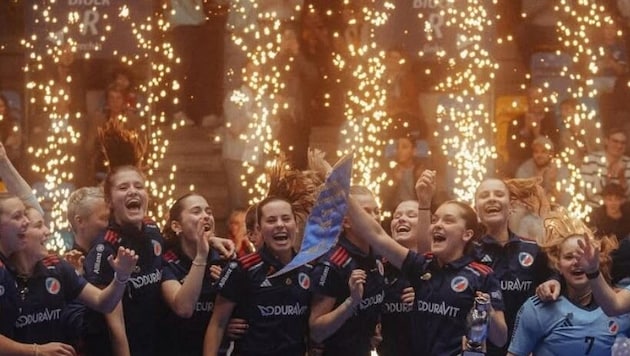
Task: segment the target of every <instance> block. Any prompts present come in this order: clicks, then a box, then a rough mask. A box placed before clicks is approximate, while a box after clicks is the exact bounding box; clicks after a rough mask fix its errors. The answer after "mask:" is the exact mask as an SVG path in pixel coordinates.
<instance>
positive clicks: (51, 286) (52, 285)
mask: <svg viewBox="0 0 630 356" xmlns="http://www.w3.org/2000/svg"><path fill="white" fill-rule="evenodd" d="M46 290H47V291H48V293H50V294H52V295H56V294H57V293H59V291H60V290H61V283H59V280H58V279H57V278H54V277H48V278H46Z"/></svg>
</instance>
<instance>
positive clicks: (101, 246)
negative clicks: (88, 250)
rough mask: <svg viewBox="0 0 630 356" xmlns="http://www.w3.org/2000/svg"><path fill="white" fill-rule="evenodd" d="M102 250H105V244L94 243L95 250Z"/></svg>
mask: <svg viewBox="0 0 630 356" xmlns="http://www.w3.org/2000/svg"><path fill="white" fill-rule="evenodd" d="M103 251H105V246H104V245H103V244H98V245H96V252H103Z"/></svg>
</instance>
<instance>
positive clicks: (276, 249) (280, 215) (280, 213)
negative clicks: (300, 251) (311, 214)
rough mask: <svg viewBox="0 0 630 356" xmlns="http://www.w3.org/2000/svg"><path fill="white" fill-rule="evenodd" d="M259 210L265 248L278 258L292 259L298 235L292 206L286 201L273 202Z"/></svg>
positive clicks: (260, 229)
mask: <svg viewBox="0 0 630 356" xmlns="http://www.w3.org/2000/svg"><path fill="white" fill-rule="evenodd" d="M259 209H260V210H259V211H260V217H259V225H258V230H259V231H260V235H261V236H262V239H263V242H264V244H265V246H267V248H269V250H271V251H272V252H273V253H274V254H275V255H277V256H283V257H287V256H289V257H290V256H291V255H292V253H293V248H292V246H293V241H294V240H295V235H296V233H297V224H296V222H295V216H294V215H293V210H292V209H291V205H290V204H289V203H288V202H286V201H284V200H271V201H268V202H266V203H265V204H264V205H262V206H260V208H259ZM287 262H288V261H287Z"/></svg>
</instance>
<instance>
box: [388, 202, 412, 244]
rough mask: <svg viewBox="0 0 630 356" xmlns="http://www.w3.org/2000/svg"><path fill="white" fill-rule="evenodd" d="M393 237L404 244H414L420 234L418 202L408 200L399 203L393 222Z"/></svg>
mask: <svg viewBox="0 0 630 356" xmlns="http://www.w3.org/2000/svg"><path fill="white" fill-rule="evenodd" d="M391 230H392V237H393V238H394V240H396V241H397V242H398V243H400V244H402V245H408V244H407V243H406V242H410V243H411V244H413V242H414V240H415V239H416V236H418V202H417V201H415V200H406V201H403V202H401V203H400V204H398V206H397V207H396V211H394V215H393V216H392V223H391Z"/></svg>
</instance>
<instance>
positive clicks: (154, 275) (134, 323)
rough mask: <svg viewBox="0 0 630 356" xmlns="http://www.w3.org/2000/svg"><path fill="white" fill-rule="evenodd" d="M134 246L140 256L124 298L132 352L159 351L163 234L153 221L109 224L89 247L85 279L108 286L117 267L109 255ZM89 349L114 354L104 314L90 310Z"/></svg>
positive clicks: (123, 302) (143, 353) (141, 353)
mask: <svg viewBox="0 0 630 356" xmlns="http://www.w3.org/2000/svg"><path fill="white" fill-rule="evenodd" d="M119 246H123V247H125V248H129V249H132V250H134V251H135V252H136V254H137V255H138V256H139V258H138V263H137V265H136V269H135V270H134V272H133V273H132V274H131V277H130V278H129V282H128V283H127V288H126V290H125V293H124V295H123V298H122V304H123V310H124V316H125V328H126V332H127V339H128V341H129V349H130V350H131V355H134V356H136V355H151V356H153V355H155V354H156V353H157V346H156V345H157V342H158V331H159V330H158V328H159V327H160V325H159V319H160V315H161V313H160V311H162V310H163V305H162V303H161V287H160V283H161V281H162V235H161V234H160V230H159V229H158V228H157V226H156V225H155V223H154V222H151V221H148V220H147V221H145V222H143V224H142V229H141V230H140V231H138V230H136V229H131V230H127V229H121V227H119V226H117V225H114V224H110V226H109V227H108V228H107V230H106V231H105V232H104V233H103V235H101V236H100V237H99V238H98V239H97V240H96V243H95V244H94V245H93V246H92V248H91V249H90V252H89V253H88V255H87V257H86V259H85V263H84V269H85V277H86V279H87V280H88V281H89V282H90V283H92V284H94V285H97V286H103V287H104V286H107V285H108V284H109V283H110V282H111V281H112V279H113V278H114V271H113V269H112V267H111V266H110V265H109V263H108V261H107V258H108V257H109V256H110V255H113V254H115V253H117V251H118V247H119ZM85 323H86V328H87V330H86V340H85V342H86V350H87V354H89V355H108V354H111V349H110V345H111V341H110V338H109V334H108V328H107V325H106V323H105V320H104V318H103V317H102V315H101V314H99V313H97V312H94V311H90V310H88V311H87V312H86V315H85Z"/></svg>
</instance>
